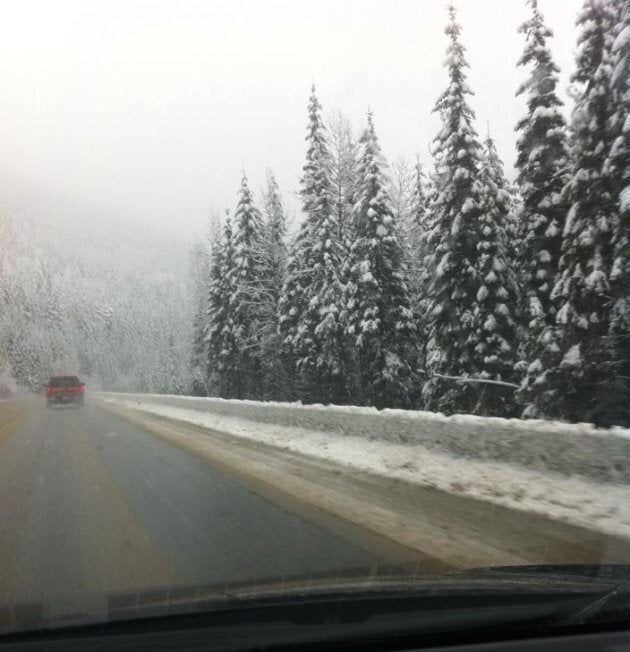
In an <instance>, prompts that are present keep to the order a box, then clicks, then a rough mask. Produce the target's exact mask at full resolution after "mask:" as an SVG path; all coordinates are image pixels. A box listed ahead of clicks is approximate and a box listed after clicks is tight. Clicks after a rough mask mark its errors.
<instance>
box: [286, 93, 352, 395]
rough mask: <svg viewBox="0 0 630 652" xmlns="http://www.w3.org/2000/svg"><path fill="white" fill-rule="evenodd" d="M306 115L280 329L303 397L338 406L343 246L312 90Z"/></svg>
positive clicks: (318, 109)
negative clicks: (297, 219)
mask: <svg viewBox="0 0 630 652" xmlns="http://www.w3.org/2000/svg"><path fill="white" fill-rule="evenodd" d="M308 111H309V121H308V128H307V136H306V140H307V153H306V164H305V166H304V174H303V176H302V180H301V190H300V195H301V197H302V208H303V211H304V214H305V219H304V222H303V223H302V225H301V227H300V231H299V233H298V235H297V238H296V241H295V243H294V246H293V248H292V253H291V257H290V259H289V263H288V270H287V281H286V283H285V287H284V290H283V297H282V299H281V302H280V329H281V334H282V336H283V344H284V347H285V350H286V351H287V353H288V355H289V356H290V358H292V360H293V362H294V363H295V366H296V368H297V371H298V372H299V374H300V377H301V379H302V382H303V385H304V391H306V392H308V396H310V397H317V399H318V400H321V401H326V402H333V403H343V402H346V400H347V395H346V383H345V381H344V366H345V364H344V348H343V326H342V323H341V311H342V307H343V306H342V302H343V281H342V277H341V267H342V262H343V247H342V244H341V243H340V241H339V233H340V229H339V224H338V223H337V220H336V216H335V213H334V210H333V201H332V195H333V190H332V187H331V180H330V167H331V158H330V152H329V149H328V144H327V141H326V133H325V131H326V130H325V127H324V124H323V122H322V118H321V105H320V103H319V100H318V99H317V96H316V95H315V89H314V88H313V89H312V93H311V97H310V101H309V109H308Z"/></svg>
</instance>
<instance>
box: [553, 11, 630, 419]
mask: <svg viewBox="0 0 630 652" xmlns="http://www.w3.org/2000/svg"><path fill="white" fill-rule="evenodd" d="M617 21H618V14H617V12H616V8H615V5H614V4H613V2H612V1H607V0H586V1H585V3H584V7H583V10H582V12H581V13H580V15H579V17H578V26H580V27H581V34H580V37H579V40H578V47H579V49H578V54H577V70H576V72H575V74H574V76H573V81H574V83H576V84H577V85H578V87H579V88H580V89H581V92H580V94H579V96H578V97H577V99H576V104H575V108H574V110H573V115H572V123H571V129H572V133H573V159H574V163H573V169H572V176H571V180H570V181H569V183H568V185H567V189H566V194H567V197H568V200H569V202H570V210H569V213H568V216H567V220H566V224H565V229H564V240H563V247H562V257H561V258H560V264H559V278H558V282H557V284H556V287H555V288H554V295H555V297H556V298H557V301H558V305H559V306H560V307H559V310H558V314H557V321H558V324H559V326H560V328H561V332H560V338H559V346H560V352H559V356H558V363H557V365H556V367H555V368H554V369H552V373H551V374H550V380H549V384H548V388H547V390H546V391H547V394H548V396H549V398H548V402H549V403H551V402H552V401H553V407H554V409H555V410H556V414H557V415H559V416H561V417H563V418H565V419H568V420H570V421H583V420H596V421H597V422H599V423H604V422H607V421H609V420H611V419H612V420H613V421H614V420H615V419H616V418H617V416H616V415H615V414H614V410H613V409H611V408H612V405H613V397H615V394H616V389H617V382H616V381H617V374H618V364H619V360H618V359H617V353H618V352H617V350H616V347H615V346H614V342H613V341H612V340H611V324H612V322H613V321H614V320H615V316H614V311H615V301H614V300H613V299H612V296H611V295H612V288H611V277H613V276H614V275H615V272H614V269H613V268H614V261H615V251H614V250H615V240H616V239H617V234H618V229H619V196H618V193H617V191H616V190H617V188H616V184H615V183H614V182H613V181H614V177H613V176H611V174H610V171H609V170H608V168H607V157H608V153H609V152H610V151H611V147H612V145H613V142H612V140H611V135H612V134H611V131H610V125H611V122H612V121H613V119H614V114H615V104H614V101H613V97H614V96H613V87H612V76H613V70H614V65H613V43H614V40H615V28H616V27H617ZM626 398H627V397H626Z"/></svg>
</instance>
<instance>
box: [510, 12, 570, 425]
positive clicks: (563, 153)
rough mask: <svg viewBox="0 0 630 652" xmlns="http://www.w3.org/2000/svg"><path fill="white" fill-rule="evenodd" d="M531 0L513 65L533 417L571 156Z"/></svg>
mask: <svg viewBox="0 0 630 652" xmlns="http://www.w3.org/2000/svg"><path fill="white" fill-rule="evenodd" d="M529 5H530V6H531V8H532V17H531V18H530V19H529V20H527V21H526V22H525V23H523V24H522V25H521V27H520V29H519V31H520V32H522V33H523V34H525V40H526V42H525V49H524V52H523V55H522V56H521V58H520V60H519V62H518V65H520V66H529V67H530V73H529V76H528V78H527V79H526V81H525V82H524V83H523V84H522V85H521V86H520V88H519V89H518V91H517V95H525V96H526V98H527V114H526V115H525V116H524V117H523V118H522V119H521V120H520V121H519V122H518V124H517V125H516V130H517V132H518V139H517V143H516V146H517V152H518V155H517V160H516V168H517V182H518V186H519V191H520V195H521V199H522V203H521V207H520V211H519V213H518V223H519V229H520V233H519V238H518V242H519V245H518V254H519V261H520V268H521V272H522V280H523V285H524V292H523V296H524V298H525V305H524V307H523V316H524V326H525V332H526V342H525V352H526V355H527V358H528V360H529V367H528V369H527V373H526V375H525V378H524V380H523V384H522V388H521V392H520V398H521V400H522V401H523V402H524V403H526V404H527V408H526V410H525V414H526V415H529V416H535V415H536V414H539V413H540V410H541V406H540V399H539V394H540V392H541V391H543V388H544V386H545V378H546V375H545V374H546V370H547V368H548V366H549V365H550V364H552V360H553V357H554V355H556V353H557V344H556V335H555V318H556V306H555V304H554V301H553V299H552V297H551V294H552V291H553V286H554V283H555V278H556V273H557V268H558V261H559V258H560V253H561V247H562V232H563V229H564V222H565V217H566V210H567V206H566V201H565V199H564V197H563V189H564V186H565V185H566V182H567V181H568V176H567V174H568V166H569V155H568V149H567V128H566V122H565V119H564V117H563V115H562V102H561V100H560V99H559V98H558V95H557V93H556V87H557V84H558V73H559V69H558V66H557V65H556V64H555V62H554V61H553V58H552V56H551V52H550V50H549V47H548V45H547V41H548V39H549V38H551V37H552V36H553V32H552V31H551V30H550V29H549V28H548V27H547V26H546V25H545V23H544V20H543V16H542V14H541V12H540V10H539V8H538V3H537V0H529ZM536 403H539V405H538V407H536V406H535V404H536ZM543 413H544V408H543Z"/></svg>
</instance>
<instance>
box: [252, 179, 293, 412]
mask: <svg viewBox="0 0 630 652" xmlns="http://www.w3.org/2000/svg"><path fill="white" fill-rule="evenodd" d="M286 234H287V224H286V214H285V208H284V205H283V202H282V198H281V196H280V190H279V188H278V183H277V181H276V179H275V177H274V175H273V173H272V172H268V173H267V186H266V189H265V191H264V192H263V230H262V243H261V251H260V262H261V265H260V272H259V273H260V279H259V281H260V288H259V295H260V296H259V301H260V303H259V306H258V312H259V319H260V324H261V325H260V333H259V340H260V355H261V360H262V373H263V385H262V387H263V396H264V398H266V399H273V400H280V399H284V398H286V397H287V396H288V392H289V384H290V378H289V374H288V370H287V369H286V367H285V365H284V364H283V360H282V355H281V342H280V336H279V333H278V310H279V305H280V297H281V295H282V288H283V286H284V283H285V279H286V267H287V246H286V242H285V238H286Z"/></svg>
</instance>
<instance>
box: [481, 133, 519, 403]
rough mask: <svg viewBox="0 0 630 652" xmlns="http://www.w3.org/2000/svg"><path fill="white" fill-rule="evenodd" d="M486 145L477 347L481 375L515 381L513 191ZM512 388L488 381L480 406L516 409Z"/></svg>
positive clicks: (490, 144) (492, 147) (491, 145)
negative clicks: (511, 244) (510, 233)
mask: <svg viewBox="0 0 630 652" xmlns="http://www.w3.org/2000/svg"><path fill="white" fill-rule="evenodd" d="M485 145H486V149H485V156H484V159H483V164H482V167H481V171H480V174H479V181H480V183H481V185H482V189H483V190H482V200H481V211H480V215H479V240H478V241H477V251H478V259H477V278H478V279H479V283H480V286H479V289H478V291H477V297H476V298H477V305H476V307H475V313H474V318H475V327H476V336H475V338H476V340H477V345H476V347H475V353H476V355H477V356H478V359H479V364H480V368H481V371H480V373H479V377H480V378H485V379H492V380H498V381H502V382H507V383H513V382H514V380H515V364H516V362H517V350H518V337H517V332H518V330H517V329H518V319H517V313H516V310H517V306H518V298H519V288H518V284H517V279H516V275H515V273H514V266H515V261H514V259H513V258H511V257H510V255H511V253H512V250H511V249H510V248H509V244H508V235H507V232H508V229H509V226H510V221H511V215H510V211H511V208H512V203H513V202H512V197H511V195H510V193H509V191H508V184H507V181H506V179H505V175H504V173H503V164H502V162H501V160H500V158H499V155H498V153H497V150H496V147H495V145H494V141H493V140H492V138H490V136H488V138H487V139H486V141H485ZM514 408H515V402H514V392H513V389H510V388H509V387H508V388H505V387H504V386H500V385H487V386H486V387H484V388H483V389H482V395H481V397H480V399H479V402H478V406H477V411H478V412H482V413H484V414H491V415H494V416H511V415H512V414H513V412H514Z"/></svg>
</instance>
